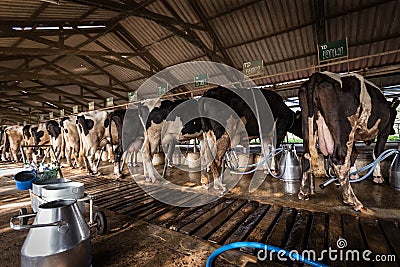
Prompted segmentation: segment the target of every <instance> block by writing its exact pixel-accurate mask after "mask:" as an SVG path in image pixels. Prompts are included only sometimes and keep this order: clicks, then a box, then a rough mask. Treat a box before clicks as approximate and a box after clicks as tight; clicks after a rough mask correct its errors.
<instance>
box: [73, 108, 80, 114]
mask: <svg viewBox="0 0 400 267" xmlns="http://www.w3.org/2000/svg"><path fill="white" fill-rule="evenodd" d="M78 112H79V106H73V107H72V113H74V114H76V113H78Z"/></svg>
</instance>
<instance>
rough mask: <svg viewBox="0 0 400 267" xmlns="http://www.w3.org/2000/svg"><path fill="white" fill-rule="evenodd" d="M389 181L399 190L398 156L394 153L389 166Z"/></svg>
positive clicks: (399, 161) (399, 162)
mask: <svg viewBox="0 0 400 267" xmlns="http://www.w3.org/2000/svg"><path fill="white" fill-rule="evenodd" d="M389 183H390V185H391V186H392V187H394V189H396V190H400V157H399V154H396V156H395V157H394V159H393V161H392V165H391V166H390V174H389Z"/></svg>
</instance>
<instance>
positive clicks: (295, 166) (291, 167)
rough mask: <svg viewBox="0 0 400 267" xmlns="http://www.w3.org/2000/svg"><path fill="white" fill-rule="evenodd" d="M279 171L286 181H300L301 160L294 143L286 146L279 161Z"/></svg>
mask: <svg viewBox="0 0 400 267" xmlns="http://www.w3.org/2000/svg"><path fill="white" fill-rule="evenodd" d="M279 171H280V173H281V174H283V176H282V180H284V181H298V180H300V177H301V168H300V161H299V158H298V157H297V154H296V150H295V148H294V145H291V146H288V148H284V150H283V152H282V157H281V160H280V162H279Z"/></svg>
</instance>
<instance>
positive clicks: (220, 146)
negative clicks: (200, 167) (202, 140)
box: [211, 132, 230, 193]
mask: <svg viewBox="0 0 400 267" xmlns="http://www.w3.org/2000/svg"><path fill="white" fill-rule="evenodd" d="M216 147H217V154H216V156H215V160H214V163H215V164H212V167H211V173H212V174H213V178H214V189H215V190H217V191H220V192H221V193H223V192H224V191H225V190H226V189H225V185H224V184H223V183H222V179H223V166H222V164H225V162H223V160H222V159H223V158H224V156H225V152H226V151H227V150H228V148H229V147H230V138H229V135H228V133H227V132H225V133H224V134H223V135H222V136H221V138H220V139H218V140H217V143H216Z"/></svg>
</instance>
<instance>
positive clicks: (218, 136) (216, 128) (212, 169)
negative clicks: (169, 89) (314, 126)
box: [198, 86, 302, 192]
mask: <svg viewBox="0 0 400 267" xmlns="http://www.w3.org/2000/svg"><path fill="white" fill-rule="evenodd" d="M252 90H254V91H252ZM258 90H259V89H245V88H241V89H232V90H231V89H228V88H224V87H222V86H218V87H217V88H214V89H210V90H208V91H207V92H206V93H205V94H204V95H203V96H202V97H201V98H200V100H199V105H198V106H199V113H200V116H201V123H202V130H203V145H202V147H201V164H202V168H201V184H202V186H203V187H204V188H206V189H209V186H210V185H209V183H210V179H209V178H213V180H214V188H215V189H216V190H218V191H221V192H223V191H225V188H224V186H223V184H222V176H221V174H222V168H223V166H222V164H223V158H224V156H225V153H226V152H227V150H228V149H229V148H234V147H236V146H237V145H238V144H241V145H243V146H244V147H246V146H248V145H249V143H248V141H249V140H251V139H254V138H258V137H260V125H259V123H258V121H257V119H256V115H255V114H254V112H253V111H252V110H251V108H250V106H249V104H248V103H246V101H245V100H244V99H243V97H245V98H246V99H253V95H252V93H256V94H257V95H258V96H259V97H264V98H265V100H266V102H267V103H268V105H269V108H270V110H271V113H272V115H271V116H272V117H271V118H270V120H273V121H274V122H272V124H274V126H273V127H275V129H276V135H277V136H276V146H279V145H280V144H281V142H282V141H283V140H284V138H285V136H286V133H287V132H288V131H289V132H291V133H293V134H295V135H296V136H298V137H300V138H302V131H301V119H300V118H299V116H296V113H295V112H293V111H292V110H291V109H290V108H289V107H288V106H286V105H285V103H284V101H283V99H282V97H281V96H279V95H278V94H277V93H275V92H272V91H269V90H261V92H260V91H258ZM260 93H261V94H262V96H261V95H260ZM238 94H240V95H238ZM222 103H223V104H225V105H226V106H227V107H228V108H230V109H231V112H228V111H222V106H224V105H222ZM264 103H265V101H264ZM257 105H261V104H257ZM261 108H262V107H258V109H260V110H261ZM232 113H234V114H232ZM267 116H268V114H261V115H260V117H267ZM212 118H220V119H221V120H222V122H221V121H220V122H217V121H216V120H215V119H212ZM223 124H225V125H223ZM273 127H272V129H273ZM272 129H271V130H272ZM262 135H263V136H264V135H265V136H266V137H267V138H265V139H268V140H263V142H264V144H262V146H263V147H264V150H265V152H266V153H267V154H269V152H272V151H273V145H274V144H272V143H273V142H272V141H273V140H272V138H271V133H262ZM246 137H248V139H247V140H245V138H246ZM269 141H271V144H265V142H269ZM269 146H272V149H271V148H269ZM212 151H214V153H215V156H211V154H212Z"/></svg>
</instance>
